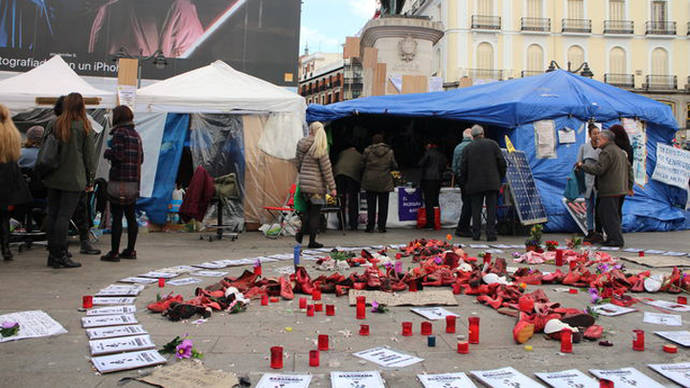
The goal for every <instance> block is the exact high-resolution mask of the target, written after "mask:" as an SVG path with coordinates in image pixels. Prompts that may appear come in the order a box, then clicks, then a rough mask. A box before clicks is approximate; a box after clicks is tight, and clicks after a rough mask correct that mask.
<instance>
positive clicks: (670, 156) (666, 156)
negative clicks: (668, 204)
mask: <svg viewBox="0 0 690 388" xmlns="http://www.w3.org/2000/svg"><path fill="white" fill-rule="evenodd" d="M652 179H654V180H655V181H659V182H663V183H666V184H667V185H671V186H676V187H679V188H681V189H683V190H687V188H688V180H690V151H685V150H683V149H680V148H675V147H671V146H668V145H666V144H661V143H657V144H656V167H655V168H654V173H653V174H652Z"/></svg>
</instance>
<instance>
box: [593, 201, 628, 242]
mask: <svg viewBox="0 0 690 388" xmlns="http://www.w3.org/2000/svg"><path fill="white" fill-rule="evenodd" d="M619 203H620V196H614V197H600V198H599V207H598V208H597V211H598V212H599V217H600V218H601V222H602V224H603V227H604V232H606V241H609V242H612V243H615V244H617V245H620V246H622V245H623V244H624V240H623V231H622V229H621V219H620V217H619V215H618V205H619Z"/></svg>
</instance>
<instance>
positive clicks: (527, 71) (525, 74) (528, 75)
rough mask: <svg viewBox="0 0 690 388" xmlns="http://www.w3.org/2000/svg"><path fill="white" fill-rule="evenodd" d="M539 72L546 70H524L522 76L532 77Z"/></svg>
mask: <svg viewBox="0 0 690 388" xmlns="http://www.w3.org/2000/svg"><path fill="white" fill-rule="evenodd" d="M539 74H544V72H543V71H539V70H523V71H521V72H520V78H525V77H530V76H533V75H539Z"/></svg>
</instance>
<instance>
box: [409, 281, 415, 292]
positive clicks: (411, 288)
mask: <svg viewBox="0 0 690 388" xmlns="http://www.w3.org/2000/svg"><path fill="white" fill-rule="evenodd" d="M410 292H417V280H412V281H411V282H410Z"/></svg>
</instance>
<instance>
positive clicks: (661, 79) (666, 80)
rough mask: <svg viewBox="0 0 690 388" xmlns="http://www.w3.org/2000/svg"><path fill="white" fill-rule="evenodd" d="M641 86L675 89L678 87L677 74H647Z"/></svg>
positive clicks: (648, 88) (656, 88)
mask: <svg viewBox="0 0 690 388" xmlns="http://www.w3.org/2000/svg"><path fill="white" fill-rule="evenodd" d="M643 88H644V89H646V90H676V89H678V76H675V75H655V74H652V75H648V76H647V78H646V82H645V84H644V85H643Z"/></svg>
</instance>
